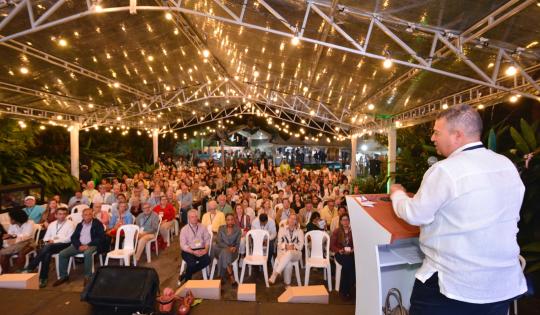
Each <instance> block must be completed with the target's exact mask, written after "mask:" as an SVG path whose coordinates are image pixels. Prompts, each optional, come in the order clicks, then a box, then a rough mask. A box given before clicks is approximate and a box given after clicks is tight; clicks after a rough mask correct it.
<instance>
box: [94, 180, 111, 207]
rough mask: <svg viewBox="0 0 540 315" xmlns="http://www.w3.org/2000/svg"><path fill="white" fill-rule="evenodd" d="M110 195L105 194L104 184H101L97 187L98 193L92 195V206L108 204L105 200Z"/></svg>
mask: <svg viewBox="0 0 540 315" xmlns="http://www.w3.org/2000/svg"><path fill="white" fill-rule="evenodd" d="M109 195H110V193H109V192H107V186H105V185H104V184H101V185H99V186H98V192H97V193H96V194H94V198H92V204H94V203H101V204H108V203H107V199H109Z"/></svg>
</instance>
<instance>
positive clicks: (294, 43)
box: [291, 35, 300, 46]
mask: <svg viewBox="0 0 540 315" xmlns="http://www.w3.org/2000/svg"><path fill="white" fill-rule="evenodd" d="M299 43H300V38H298V36H296V35H295V36H293V38H291V44H293V46H297V45H298V44H299Z"/></svg>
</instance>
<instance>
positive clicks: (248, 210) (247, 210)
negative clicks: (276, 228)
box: [242, 199, 256, 221]
mask: <svg viewBox="0 0 540 315" xmlns="http://www.w3.org/2000/svg"><path fill="white" fill-rule="evenodd" d="M242 208H243V209H244V214H246V215H247V216H248V217H249V219H250V220H251V221H253V219H255V216H256V214H255V210H253V208H252V207H250V206H249V202H248V201H247V200H245V199H244V200H242Z"/></svg>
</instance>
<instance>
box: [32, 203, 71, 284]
mask: <svg viewBox="0 0 540 315" xmlns="http://www.w3.org/2000/svg"><path fill="white" fill-rule="evenodd" d="M67 214H68V210H67V209H66V208H58V209H57V210H56V214H55V217H56V220H55V221H53V222H51V223H50V224H49V227H48V228H47V232H46V233H45V236H44V237H43V242H44V243H45V245H44V246H43V247H42V248H41V249H40V250H39V252H38V253H37V256H36V257H35V258H34V259H32V261H31V262H30V264H28V267H26V268H25V270H24V271H23V272H32V271H33V270H34V269H36V268H37V267H38V265H39V264H40V263H41V271H40V273H39V287H40V288H44V287H46V286H47V280H48V278H49V264H50V262H51V257H52V255H54V254H58V253H59V252H60V251H61V250H63V249H64V248H66V247H68V246H69V245H70V244H71V234H73V231H74V230H75V226H74V225H73V223H72V222H71V221H69V220H67V219H66V217H67Z"/></svg>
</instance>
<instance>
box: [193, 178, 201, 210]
mask: <svg viewBox="0 0 540 315" xmlns="http://www.w3.org/2000/svg"><path fill="white" fill-rule="evenodd" d="M191 196H192V197H193V205H192V207H193V208H195V209H197V207H198V206H200V205H202V200H203V198H204V194H203V192H202V191H201V190H200V189H199V181H198V180H194V181H193V184H192V185H191Z"/></svg>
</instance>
